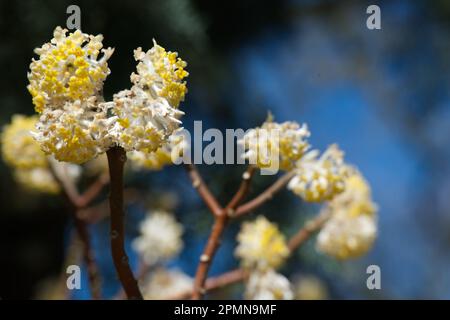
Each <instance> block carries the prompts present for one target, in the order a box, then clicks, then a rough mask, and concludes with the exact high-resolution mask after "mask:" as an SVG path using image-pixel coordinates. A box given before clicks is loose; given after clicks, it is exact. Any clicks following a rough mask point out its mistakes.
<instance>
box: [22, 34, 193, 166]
mask: <svg viewBox="0 0 450 320" xmlns="http://www.w3.org/2000/svg"><path fill="white" fill-rule="evenodd" d="M102 40H103V37H102V36H101V35H98V36H93V35H88V34H84V33H82V32H81V31H75V32H74V33H70V34H68V35H67V30H65V29H61V28H60V27H58V28H56V29H55V32H54V38H53V39H52V40H51V41H50V43H46V44H44V45H43V46H42V47H41V48H39V49H36V53H37V54H38V55H39V59H37V60H34V59H33V61H32V63H31V65H30V72H29V74H28V78H29V81H30V84H29V86H28V90H29V91H30V93H31V95H32V97H33V103H34V105H35V109H36V111H37V112H39V113H41V116H40V118H39V122H38V124H37V129H38V132H37V133H36V134H35V138H36V140H37V141H38V142H39V143H40V145H41V148H42V150H43V151H44V152H45V153H47V154H51V155H54V157H55V158H56V159H57V160H60V161H65V162H71V163H76V164H81V163H84V162H87V161H89V160H91V159H93V158H95V157H97V156H98V155H100V154H102V153H104V152H106V151H107V150H108V149H109V148H110V147H111V146H113V145H118V146H121V147H123V148H124V149H125V150H126V151H142V152H146V153H151V152H154V151H156V150H158V148H160V147H161V146H162V145H163V144H164V143H165V142H166V141H167V140H168V138H169V137H170V136H171V135H172V133H173V132H174V131H175V130H176V129H177V128H179V126H180V124H181V121H180V120H179V118H180V117H181V116H182V115H183V112H182V111H180V110H178V106H179V104H180V102H181V101H183V99H184V96H185V94H186V92H187V88H186V82H185V81H183V79H184V78H185V77H186V76H187V75H188V73H187V71H186V70H184V68H185V67H186V62H184V61H183V60H181V59H180V58H178V57H177V53H174V52H166V50H165V49H164V48H162V47H161V46H159V45H157V44H156V42H154V46H153V48H151V49H150V50H149V51H147V52H146V53H144V52H143V51H142V50H141V49H140V48H138V49H137V50H135V53H134V56H135V59H136V60H137V61H138V65H137V73H133V74H132V75H131V81H132V83H133V86H132V87H131V88H130V89H129V90H123V91H120V92H119V93H117V94H115V95H114V99H113V101H111V102H104V101H103V98H102V97H101V92H102V89H103V83H104V81H105V79H106V77H107V76H108V74H109V73H110V70H109V69H108V64H107V61H108V59H109V58H110V57H111V55H112V53H113V51H114V50H113V49H110V48H108V49H102V47H103V45H102ZM100 56H101V57H100Z"/></svg>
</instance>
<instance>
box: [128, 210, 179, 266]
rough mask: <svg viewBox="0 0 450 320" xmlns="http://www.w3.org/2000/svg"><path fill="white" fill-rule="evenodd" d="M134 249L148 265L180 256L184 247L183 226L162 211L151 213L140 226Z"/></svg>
mask: <svg viewBox="0 0 450 320" xmlns="http://www.w3.org/2000/svg"><path fill="white" fill-rule="evenodd" d="M140 230H141V235H140V236H139V237H138V238H136V239H135V240H134V241H133V244H132V245H133V248H134V250H136V252H137V253H138V254H139V255H140V256H141V257H142V259H143V261H144V262H145V263H146V264H147V265H155V264H157V263H159V262H162V261H166V260H168V259H170V258H172V257H173V256H175V255H176V254H178V253H179V252H180V250H181V248H182V246H183V242H182V239H181V235H182V233H183V226H182V225H181V224H180V223H178V222H177V221H176V220H175V219H174V217H173V216H172V215H170V214H168V213H165V212H162V211H156V212H153V213H151V214H150V215H149V216H148V217H147V218H145V220H144V221H143V222H142V223H141V226H140Z"/></svg>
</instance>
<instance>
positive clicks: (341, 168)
mask: <svg viewBox="0 0 450 320" xmlns="http://www.w3.org/2000/svg"><path fill="white" fill-rule="evenodd" d="M295 170H296V175H295V177H294V178H292V180H291V181H290V182H289V184H288V189H290V190H292V192H294V193H295V194H297V195H299V196H301V197H302V198H303V199H304V200H305V201H309V202H321V201H325V200H330V199H332V198H333V197H334V196H335V195H337V194H339V193H341V192H342V191H343V190H344V189H345V183H344V180H345V177H346V176H347V167H346V166H345V164H344V154H343V152H342V151H341V150H339V148H338V147H337V145H331V146H330V147H328V149H327V150H326V151H325V152H324V153H323V154H322V155H321V156H320V157H319V153H318V151H316V150H313V151H310V152H308V153H307V154H306V155H305V156H304V157H303V158H302V159H301V160H300V161H298V162H297V167H296V169H295Z"/></svg>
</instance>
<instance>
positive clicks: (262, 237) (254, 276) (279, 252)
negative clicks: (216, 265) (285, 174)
mask: <svg viewBox="0 0 450 320" xmlns="http://www.w3.org/2000/svg"><path fill="white" fill-rule="evenodd" d="M237 239H238V246H237V248H236V251H235V254H236V256H237V257H239V258H240V259H241V261H242V265H243V266H244V267H245V268H246V269H247V270H249V272H250V276H249V278H248V280H247V282H246V289H245V294H244V296H245V298H246V299H253V300H261V299H270V300H274V299H275V300H279V299H284V300H288V299H292V297H293V294H292V290H291V286H290V283H289V281H288V279H286V278H285V277H284V276H283V275H281V274H279V273H277V272H276V271H275V269H276V268H278V267H279V266H280V265H281V264H282V263H283V262H284V261H285V259H286V258H287V257H288V256H289V253H290V252H289V249H288V247H287V245H286V241H285V239H284V236H283V234H282V233H281V232H280V231H279V230H278V227H277V226H276V225H275V224H273V223H271V222H269V221H268V220H267V219H266V218H265V217H263V216H259V217H258V218H257V219H256V220H255V221H252V222H244V223H243V225H242V228H241V231H240V232H239V234H238V236H237Z"/></svg>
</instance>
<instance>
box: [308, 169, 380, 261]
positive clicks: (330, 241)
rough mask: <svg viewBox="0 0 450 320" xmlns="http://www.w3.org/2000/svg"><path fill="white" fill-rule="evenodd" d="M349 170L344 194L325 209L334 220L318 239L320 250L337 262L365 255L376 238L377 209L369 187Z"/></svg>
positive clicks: (357, 173) (325, 226) (331, 219)
mask: <svg viewBox="0 0 450 320" xmlns="http://www.w3.org/2000/svg"><path fill="white" fill-rule="evenodd" d="M350 170H352V173H351V175H350V176H349V177H348V178H347V179H346V188H345V191H344V192H343V193H341V194H340V195H338V196H337V197H336V198H334V199H333V200H332V201H331V202H330V203H329V205H328V206H327V207H326V208H325V210H329V211H330V214H331V218H330V219H329V220H328V221H327V222H326V224H325V225H324V227H323V228H322V230H321V231H320V233H319V235H318V236H317V248H318V249H319V250H320V251H322V252H324V253H326V254H328V255H330V256H333V257H336V258H337V259H348V258H353V257H359V256H361V255H363V254H365V253H366V252H367V251H368V250H369V249H370V248H371V247H372V245H373V242H374V240H375V238H376V234H377V217H376V209H377V208H376V205H375V204H374V203H373V202H372V198H371V194H370V187H369V185H368V184H367V182H366V181H365V179H364V178H363V177H362V176H361V174H360V173H359V172H358V171H356V170H355V169H350Z"/></svg>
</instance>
